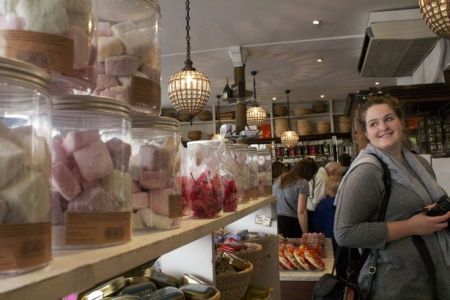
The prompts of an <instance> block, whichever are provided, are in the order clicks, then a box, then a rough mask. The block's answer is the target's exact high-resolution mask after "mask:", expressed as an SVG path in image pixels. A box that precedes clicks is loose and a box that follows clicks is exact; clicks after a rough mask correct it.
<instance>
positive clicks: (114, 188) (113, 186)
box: [101, 170, 132, 203]
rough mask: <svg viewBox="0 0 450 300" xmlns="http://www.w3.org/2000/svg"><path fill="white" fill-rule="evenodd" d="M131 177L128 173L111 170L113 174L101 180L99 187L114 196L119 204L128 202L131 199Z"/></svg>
mask: <svg viewBox="0 0 450 300" xmlns="http://www.w3.org/2000/svg"><path fill="white" fill-rule="evenodd" d="M131 182H132V180H131V176H130V174H128V173H125V172H120V171H118V170H113V172H112V173H111V174H110V175H109V176H107V177H105V178H103V179H102V180H101V187H102V188H103V189H104V190H105V191H107V192H109V193H112V194H114V195H115V196H116V199H117V200H118V201H119V202H121V203H124V202H128V203H129V201H130V199H131V189H132V187H131Z"/></svg>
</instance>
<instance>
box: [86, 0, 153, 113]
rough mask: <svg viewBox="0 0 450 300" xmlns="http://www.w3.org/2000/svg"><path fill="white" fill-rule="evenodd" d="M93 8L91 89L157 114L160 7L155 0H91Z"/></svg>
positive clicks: (139, 109) (133, 106)
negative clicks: (95, 43) (94, 80)
mask: <svg viewBox="0 0 450 300" xmlns="http://www.w3.org/2000/svg"><path fill="white" fill-rule="evenodd" d="M94 3H96V9H97V39H98V55H97V87H96V89H95V93H96V94H97V95H101V96H108V97H112V98H116V99H120V100H123V101H126V102H128V103H129V104H130V106H131V108H132V110H134V111H138V112H143V113H147V114H149V115H154V116H159V115H160V114H161V86H160V81H161V64H160V60H161V54H160V28H161V27H160V8H159V1H157V0H94Z"/></svg>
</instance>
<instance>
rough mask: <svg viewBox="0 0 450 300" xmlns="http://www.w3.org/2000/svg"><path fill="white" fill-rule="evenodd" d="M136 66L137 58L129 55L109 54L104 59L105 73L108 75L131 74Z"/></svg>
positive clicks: (135, 69) (137, 65)
mask: <svg viewBox="0 0 450 300" xmlns="http://www.w3.org/2000/svg"><path fill="white" fill-rule="evenodd" d="M138 67H139V62H138V59H137V58H136V57H134V56H130V55H119V56H110V57H107V58H106V59H105V73H106V74H108V75H114V76H131V75H133V74H134V73H135V72H136V71H137V69H138Z"/></svg>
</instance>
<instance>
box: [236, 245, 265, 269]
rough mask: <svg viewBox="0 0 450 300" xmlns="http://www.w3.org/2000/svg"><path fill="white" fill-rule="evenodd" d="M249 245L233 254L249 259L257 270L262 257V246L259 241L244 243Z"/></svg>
mask: <svg viewBox="0 0 450 300" xmlns="http://www.w3.org/2000/svg"><path fill="white" fill-rule="evenodd" d="M244 244H245V246H247V249H243V250H240V251H237V252H234V253H233V254H234V255H236V256H237V257H239V258H241V259H245V260H248V261H249V262H251V263H252V265H253V269H254V270H257V269H258V267H259V265H260V263H261V259H262V254H263V252H262V249H263V248H262V246H261V245H260V244H257V243H244Z"/></svg>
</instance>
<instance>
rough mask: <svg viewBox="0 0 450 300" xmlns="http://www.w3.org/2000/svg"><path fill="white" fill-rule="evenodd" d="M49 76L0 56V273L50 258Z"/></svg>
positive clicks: (41, 263) (40, 263)
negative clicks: (25, 249)
mask: <svg viewBox="0 0 450 300" xmlns="http://www.w3.org/2000/svg"><path fill="white" fill-rule="evenodd" d="M48 79H49V78H48V76H47V74H46V72H45V71H44V70H41V69H39V68H37V67H35V66H33V65H30V64H27V63H24V62H21V61H17V60H12V59H7V58H2V57H0V82H1V84H0V148H1V150H0V174H1V175H0V249H1V251H0V252H1V255H0V274H16V273H21V272H26V271H29V270H32V269H35V268H38V267H41V266H45V265H46V264H48V262H49V261H50V260H51V224H50V221H49V218H48V215H49V212H50V166H51V156H50V147H49V145H50V135H51V127H52V126H51V102H50V97H49V94H48V90H47V84H48ZM25 245H28V246H29V247H28V248H27V253H26V255H24V253H23V249H24V246H25Z"/></svg>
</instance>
